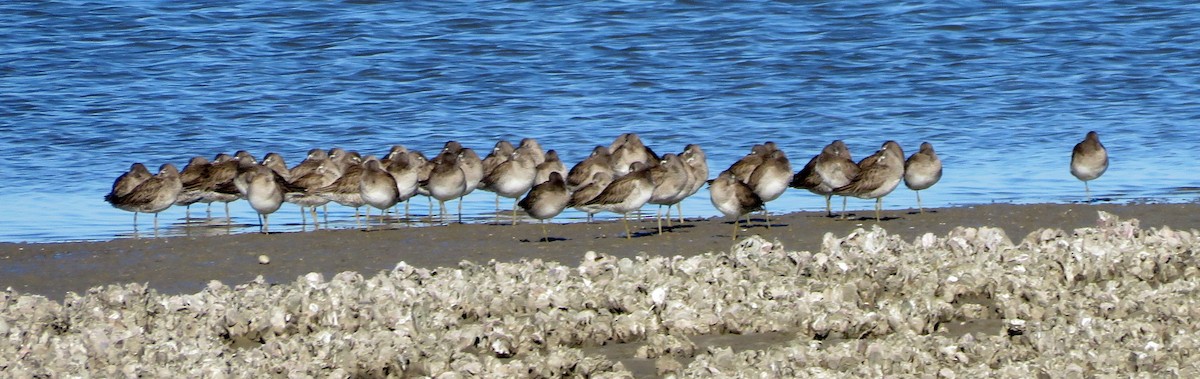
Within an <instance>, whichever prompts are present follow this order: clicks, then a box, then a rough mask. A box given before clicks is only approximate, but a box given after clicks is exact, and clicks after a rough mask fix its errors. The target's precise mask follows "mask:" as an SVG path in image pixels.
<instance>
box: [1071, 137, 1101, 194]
mask: <svg viewBox="0 0 1200 379" xmlns="http://www.w3.org/2000/svg"><path fill="white" fill-rule="evenodd" d="M1107 170H1108V150H1107V149H1105V148H1104V144H1101V143H1100V135H1099V134H1096V132H1094V131H1091V132H1088V134H1087V137H1084V139H1083V141H1082V142H1079V143H1078V144H1075V148H1074V149H1073V150H1071V175H1075V177H1076V178H1078V179H1079V180H1082V181H1083V193H1084V195H1086V196H1087V198H1088V201H1091V200H1092V190H1091V188H1089V187H1088V181H1090V180H1095V179H1096V178H1099V177H1100V175H1104V171H1107Z"/></svg>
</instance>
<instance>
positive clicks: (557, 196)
mask: <svg viewBox="0 0 1200 379" xmlns="http://www.w3.org/2000/svg"><path fill="white" fill-rule="evenodd" d="M570 201H571V195H570V193H568V192H567V183H566V181H565V180H563V177H562V174H561V173H558V172H551V173H550V179H548V180H546V181H545V182H542V183H539V184H538V185H536V186H533V189H531V190H529V194H527V195H525V198H523V199H521V201H520V202H518V203H517V205H519V206H520V207H521V209H524V210H525V213H527V214H529V217H533V218H536V219H538V220H540V221H541V224H542V240H543V241H546V242H549V241H550V234H549V233H547V232H546V220H547V219H550V218H554V216H558V215H559V214H560V213H562V211H563V209H566V208H567V203H569V202H570Z"/></svg>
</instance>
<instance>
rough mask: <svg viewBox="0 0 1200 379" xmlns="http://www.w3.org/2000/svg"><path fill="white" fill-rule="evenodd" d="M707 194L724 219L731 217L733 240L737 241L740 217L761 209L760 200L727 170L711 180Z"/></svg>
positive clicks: (748, 187)
mask: <svg viewBox="0 0 1200 379" xmlns="http://www.w3.org/2000/svg"><path fill="white" fill-rule="evenodd" d="M708 192H709V195H710V198H711V200H712V204H713V206H714V207H716V208H717V210H718V211H720V212H721V214H724V215H725V216H726V217H733V239H734V240H737V231H738V222H739V221H741V218H742V215H744V214H749V213H750V212H754V211H756V210H760V209H763V201H762V199H759V198H758V195H755V194H754V191H753V190H751V189H750V186H748V185H746V183H744V182H742V181H741V180H738V178H737V177H736V176H734V174H733V172H730V171H728V170H726V171H724V172H721V174H720V175H718V176H717V178H716V179H713V181H712V184H709V187H708Z"/></svg>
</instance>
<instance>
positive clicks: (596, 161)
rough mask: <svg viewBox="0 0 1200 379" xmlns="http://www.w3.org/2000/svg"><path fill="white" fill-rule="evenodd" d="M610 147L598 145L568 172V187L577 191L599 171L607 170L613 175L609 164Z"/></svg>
mask: <svg viewBox="0 0 1200 379" xmlns="http://www.w3.org/2000/svg"><path fill="white" fill-rule="evenodd" d="M610 156H611V155H610V154H609V152H608V148H607V147H604V146H600V145H597V146H596V147H595V148H593V149H592V154H591V155H588V157H587V158H584V159H583V160H582V161H579V163H576V164H575V166H572V167H571V171H568V172H567V188H568V189H570V190H572V191H575V190H578V189H579V188H581V187H583V186H584V185H586V184H587V183H588V182H589V181H591V180H592V178H593V177H595V175H596V173H598V172H607V173H609V176H612V172H613V171H612V166H611V164H609V157H610Z"/></svg>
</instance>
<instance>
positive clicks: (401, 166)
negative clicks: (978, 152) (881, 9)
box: [105, 132, 1108, 241]
mask: <svg viewBox="0 0 1200 379" xmlns="http://www.w3.org/2000/svg"><path fill="white" fill-rule="evenodd" d="M1107 168H1108V155H1107V153H1106V151H1105V149H1104V146H1103V145H1102V144H1100V139H1099V137H1098V135H1097V134H1096V132H1089V133H1088V134H1087V137H1086V138H1085V139H1084V140H1083V142H1080V143H1079V144H1078V145H1076V146H1075V149H1074V151H1073V153H1072V156H1071V173H1072V174H1073V175H1075V177H1077V178H1079V179H1080V180H1083V181H1084V189H1085V191H1090V189H1089V188H1088V186H1087V182H1088V181H1090V180H1093V179H1096V178H1098V177H1099V176H1100V175H1101V174H1103V173H1104V171H1105V170H1106V169H1107ZM941 176H942V162H941V160H940V159H939V158H938V156H937V154H936V153H935V152H934V150H933V145H931V144H930V143H928V142H925V143H922V144H921V148H920V151H918V152H917V153H914V154H913V155H912V156H909V157H908V158H907V159H905V157H904V151H903V149H901V147H900V144H898V143H896V142H895V141H887V142H885V143H883V145H882V147H881V148H880V149H879V150H878V151H876V152H875V153H874V154H871V155H870V156H868V157H866V158H863V159H862V160H860V161H858V162H854V161H853V160H852V159H851V156H850V150H849V148H848V147H847V146H846V144H845V143H843V142H842V141H840V140H838V141H833V143H830V144H829V145H827V146H825V148H824V149H822V151H821V153H820V154H818V155H816V156H814V157H813V158H812V159H811V160H809V162H808V164H806V165H805V166H804V168H803V169H801V170H800V171H799V172H796V173H793V172H792V167H791V164H790V163H789V161H788V158H787V155H786V154H784V152H783V151H782V150H779V148H778V146H776V144H775V143H773V142H766V143H763V144H760V145H755V146H754V147H753V148H751V151H750V153H749V154H748V155H746V156H744V157H742V158H741V159H739V160H738V161H737V162H735V163H733V165H731V166H730V167H729V168H728V169H726V170H725V171H722V172H721V173H720V174H719V175H717V177H716V178H715V179H711V180H710V179H709V169H708V163H707V159H706V157H705V153H704V151H703V150H701V148H700V146H697V145H694V144H693V145H687V146H686V147H685V148H684V149H683V151H682V152H680V153H678V154H674V153H667V154H663V155H662V156H659V155H657V154H655V153H654V151H653V150H651V149H650V148H648V147H647V146H646V145H645V144H644V143H643V142H642V140H641V139H640V138H639V137H638V135H637V134H632V133H627V134H622V135H621V136H619V137H617V138H616V140H615V141H614V142H613V143H612V144H610V145H609V146H607V147H606V146H602V145H601V146H596V147H595V148H594V149H593V150H592V153H591V155H590V156H588V157H587V158H585V159H583V160H582V161H580V162H579V163H578V164H576V165H574V166H573V167H572V168H571V169H570V170H567V169H566V166H565V165H564V164H563V162H562V161H561V160H560V159H559V158H558V154H557V153H556V152H555V151H554V150H548V151H543V149H542V147H541V146H540V145H539V144H538V142H537V141H536V140H534V139H531V138H526V139H523V140H521V142H520V144H519V145H518V146H513V145H512V144H511V143H509V142H508V141H500V142H498V143H496V145H495V147H494V148H492V151H491V154H489V155H488V156H487V157H486V158H483V159H480V158H479V155H478V154H476V153H475V152H474V151H473V150H471V149H470V148H465V147H463V146H462V145H461V144H459V143H458V142H455V141H450V142H447V143H446V144H445V146H444V147H443V148H442V150H441V151H440V152H438V153H437V155H436V156H435V157H434V158H433V159H427V157H426V156H425V155H424V154H422V153H421V152H418V151H410V150H408V149H406V148H404V147H403V146H394V147H392V149H391V150H390V151H389V152H388V153H387V154H386V155H385V156H384V157H383V158H376V157H374V156H367V157H365V158H363V157H362V156H361V155H360V154H358V153H356V152H353V151H346V150H343V149H341V148H333V149H331V150H329V151H328V152H326V151H325V150H322V149H313V150H311V151H309V153H308V156H307V157H306V158H305V159H304V161H303V162H301V163H300V164H298V165H296V166H294V167H291V168H289V167H288V166H287V165H286V164H285V163H284V160H283V157H282V156H280V155H279V154H277V153H270V154H267V155H266V156H265V157H264V158H263V160H262V161H261V162H259V161H257V160H255V158H254V157H253V156H251V155H250V153H248V152H246V151H239V152H237V153H236V154H235V155H232V156H230V155H228V154H218V155H217V156H216V158H215V159H213V160H212V161H209V160H208V159H206V158H204V157H199V156H198V157H195V158H192V159H191V161H190V162H188V164H187V166H185V167H184V169H183V171H182V172H181V171H179V170H178V169H176V167H175V166H174V165H172V164H170V163H167V164H164V165H162V167H161V168H160V169H159V172H158V174H157V175H154V174H151V173H150V172H149V171H148V170H147V169H146V166H145V165H144V164H142V163H134V164H133V165H132V167H130V169H129V171H128V172H126V173H124V174H123V175H121V176H120V177H118V178H117V180H116V181H115V182H114V183H113V186H112V191H111V192H110V193H109V194H108V195H106V196H105V200H106V201H108V202H109V203H111V204H112V205H113V206H114V207H116V208H119V209H123V210H126V211H130V212H134V227H135V228H136V226H137V213H153V214H154V215H155V221H154V227H155V229H156V230H157V228H158V213H159V212H162V211H163V210H166V209H167V208H169V207H171V206H173V205H182V206H187V207H189V208H188V216H187V217H189V218H190V217H191V213H190V206H191V205H192V204H195V203H206V204H209V206H210V207H211V204H212V203H214V202H221V203H225V217H226V221H227V222H228V220H229V203H230V202H232V201H235V200H237V199H246V200H247V201H248V202H249V203H250V206H251V207H252V208H254V210H255V211H256V212H258V214H259V215H260V216H261V222H260V230H261V231H262V232H263V233H266V232H268V231H269V222H268V217H269V216H270V214H271V213H274V212H275V211H277V210H278V209H279V208H280V206H281V205H282V204H283V203H284V202H290V203H294V204H297V205H299V206H300V207H301V215H302V216H304V217H306V216H305V215H306V210H305V208H308V209H309V211H310V212H311V214H312V218H313V222H314V225H319V224H317V222H316V220H317V212H316V207H318V206H325V205H326V204H327V203H329V202H330V201H333V202H336V203H338V204H342V205H344V206H349V207H353V208H355V221H356V222H357V221H358V219H359V212H358V210H359V208H362V207H363V206H368V207H367V212H366V217H367V223H366V225H367V227H370V222H369V221H370V209H371V208H376V209H379V210H380V211H381V212H380V217H381V219H382V217H383V216H384V215H385V214H386V212H387V210H388V209H390V208H393V207H395V206H397V205H398V204H399V203H401V202H403V203H405V214H406V217H407V214H408V200H409V199H410V198H412V197H413V196H416V195H418V194H420V195H425V196H428V197H429V198H430V199H431V200H430V205H429V206H430V214H431V215H432V213H433V211H432V207H433V203H432V199H437V200H438V202H439V204H440V212H439V218H440V220H442V221H443V222H444V221H445V216H446V213H447V212H446V202H447V201H450V200H453V199H458V200H459V203H458V221H459V222H461V221H462V197H463V196H465V195H467V194H468V193H470V192H471V191H474V190H475V189H480V190H484V191H489V192H493V193H495V194H496V210H497V218H499V215H500V210H499V209H500V197H505V198H510V199H513V201H514V204H513V218H512V221H513V223H514V224H515V223H516V220H517V207H520V208H522V209H523V210H524V211H525V212H526V213H527V214H528V215H529V216H530V217H533V218H535V219H538V220H541V221H543V224H542V232H543V235H544V237H545V239H544V240H547V241H548V240H549V237H548V236H547V235H546V230H545V224H544V221H545V220H547V219H551V218H553V217H555V216H557V215H558V214H559V213H561V212H562V211H563V210H564V209H566V208H575V209H578V210H580V211H583V212H586V213H587V214H588V220H589V221H590V220H591V217H592V215H594V214H595V213H597V212H601V211H607V212H614V213H619V214H621V215H622V221H623V222H624V224H625V236H626V237H627V238H629V237H630V236H631V235H632V233H631V231H630V229H629V222H628V214H629V213H631V212H634V211H638V210H640V209H641V208H642V207H643V206H645V205H646V204H656V205H659V212H658V216H657V219H658V232H659V233H662V220H663V217H662V212H661V209H662V206H663V205H666V206H667V212H666V219H667V223H668V226H669V225H670V223H671V206H672V205H675V206H677V207H679V217H680V222H683V217H682V206H679V203H680V202H681V201H683V200H684V199H686V198H688V197H689V196H692V195H694V194H695V193H697V192H699V191H700V189H701V188H703V186H704V184H706V183H708V184H709V185H710V187H709V192H710V194H711V200H712V204H713V206H715V207H716V209H717V210H719V211H720V212H721V213H722V214H724V215H725V216H728V217H733V218H734V220H735V222H734V223H733V224H734V233H733V238H735V239H736V238H737V229H738V228H739V225H738V221H739V219H740V218H741V216H743V215H748V214H749V213H751V212H754V211H758V210H762V211H764V213H766V209H765V208H766V203H767V202H770V201H771V200H775V199H776V198H778V197H779V196H780V195H782V194H783V193H784V191H785V190H787V189H788V188H800V189H807V190H809V191H811V192H813V193H815V194H818V195H821V196H824V197H825V210H826V214H827V215H829V216H833V212H832V206H831V198H832V196H833V195H840V196H843V197H845V196H854V197H858V198H863V199H875V219H876V220H877V221H878V220H880V211H881V209H882V206H883V197H884V196H887V195H888V194H889V193H891V192H892V191H893V190H895V189H896V188H897V186H899V184H900V182H901V181H903V182H904V183H905V185H906V186H907V187H908V188H910V189H912V190H914V191H917V205H918V209H919V210H920V212H922V213H923V212H924V208H923V207H922V206H921V197H920V191H921V190H923V189H926V188H929V187H930V186H933V185H934V184H935V183H937V182H938V180H939V179H941ZM1089 196H1090V192H1089ZM517 199H520V200H519V201H518V200H517ZM845 208H846V202H845V200H844V199H843V202H842V217H843V218H844V217H845ZM210 209H211V208H210ZM209 214H210V216H211V210H210V211H209ZM431 217H432V216H431ZM766 217H767V227H768V228H769V227H770V216H769V214H768V215H767V216H766ZM305 222H306V221H305Z"/></svg>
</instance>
